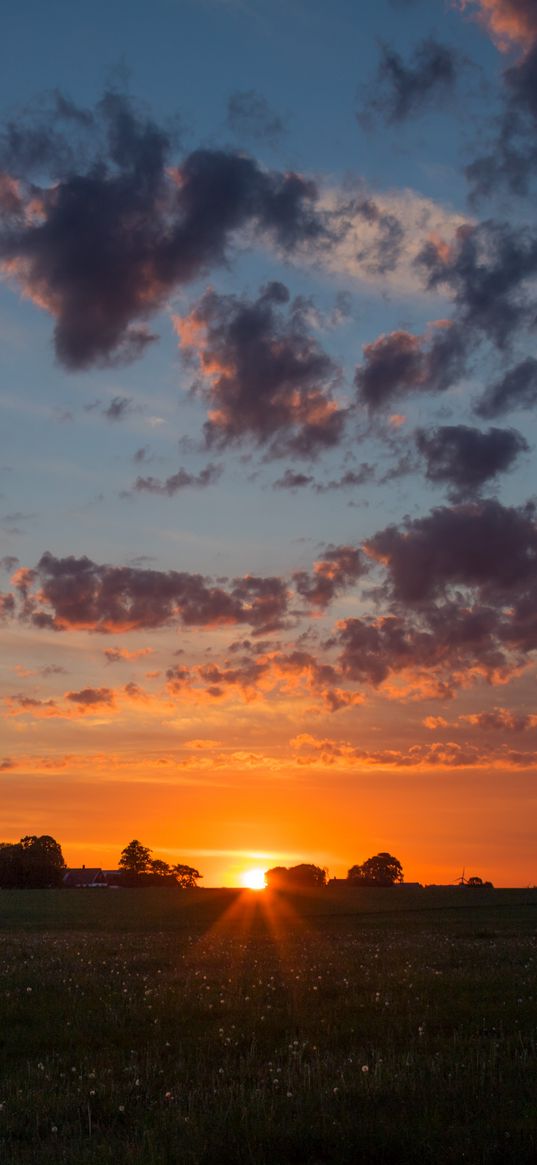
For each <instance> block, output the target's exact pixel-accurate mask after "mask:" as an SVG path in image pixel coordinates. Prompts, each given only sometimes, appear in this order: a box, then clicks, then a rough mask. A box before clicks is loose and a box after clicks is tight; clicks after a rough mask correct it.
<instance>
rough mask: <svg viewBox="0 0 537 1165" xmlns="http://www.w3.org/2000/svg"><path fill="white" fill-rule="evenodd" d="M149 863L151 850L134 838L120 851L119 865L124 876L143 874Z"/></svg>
mask: <svg viewBox="0 0 537 1165" xmlns="http://www.w3.org/2000/svg"><path fill="white" fill-rule="evenodd" d="M150 863H151V850H150V849H148V848H147V846H145V845H142V843H141V842H140V841H138V840H137V839H136V838H135V839H134V841H130V842H129V844H128V845H126V846H125V849H124V850H122V851H121V857H120V859H119V865H120V866H121V868H122V869H123V870H125V873H126V874H145V872H146V870H148V869H149V866H150Z"/></svg>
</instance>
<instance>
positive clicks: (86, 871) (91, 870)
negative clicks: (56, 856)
mask: <svg viewBox="0 0 537 1165" xmlns="http://www.w3.org/2000/svg"><path fill="white" fill-rule="evenodd" d="M122 877H123V871H122V870H102V869H101V867H100V866H80V868H79V869H75V868H73V869H71V870H67V871H66V872H65V874H64V877H63V885H64V886H65V887H66V889H68V890H82V889H85V890H94V889H98V888H101V889H106V888H109V887H117V886H119V885H121V880H122Z"/></svg>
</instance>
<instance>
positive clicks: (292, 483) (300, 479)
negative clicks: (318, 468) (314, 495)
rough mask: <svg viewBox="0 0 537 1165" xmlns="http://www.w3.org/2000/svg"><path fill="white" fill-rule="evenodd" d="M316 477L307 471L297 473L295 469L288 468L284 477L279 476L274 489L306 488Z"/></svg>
mask: <svg viewBox="0 0 537 1165" xmlns="http://www.w3.org/2000/svg"><path fill="white" fill-rule="evenodd" d="M314 481H315V478H313V477H310V476H309V474H307V473H297V472H296V471H295V470H293V469H286V470H285V473H284V474H283V475H282V477H279V478H278V480H277V481H275V482H274V484H273V487H272V488H273V489H290V490H294V489H305V488H306V487H307V486H310V485H313V483H314Z"/></svg>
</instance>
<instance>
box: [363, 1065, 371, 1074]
mask: <svg viewBox="0 0 537 1165" xmlns="http://www.w3.org/2000/svg"><path fill="white" fill-rule="evenodd" d="M362 1072H363V1073H364V1076H366V1075H367V1073H368V1072H369V1064H362Z"/></svg>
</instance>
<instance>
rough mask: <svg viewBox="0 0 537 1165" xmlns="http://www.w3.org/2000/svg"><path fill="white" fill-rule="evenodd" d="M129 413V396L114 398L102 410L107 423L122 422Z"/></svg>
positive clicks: (130, 404) (130, 401)
mask: <svg viewBox="0 0 537 1165" xmlns="http://www.w3.org/2000/svg"><path fill="white" fill-rule="evenodd" d="M131 412H132V400H131V398H130V396H115V397H114V398H113V400H111V401H110V404H109V405H108V407H107V408H105V409H103V410H102V415H103V417H106V419H107V420H108V421H124V420H125V417H127V416H128V415H129V413H131Z"/></svg>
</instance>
